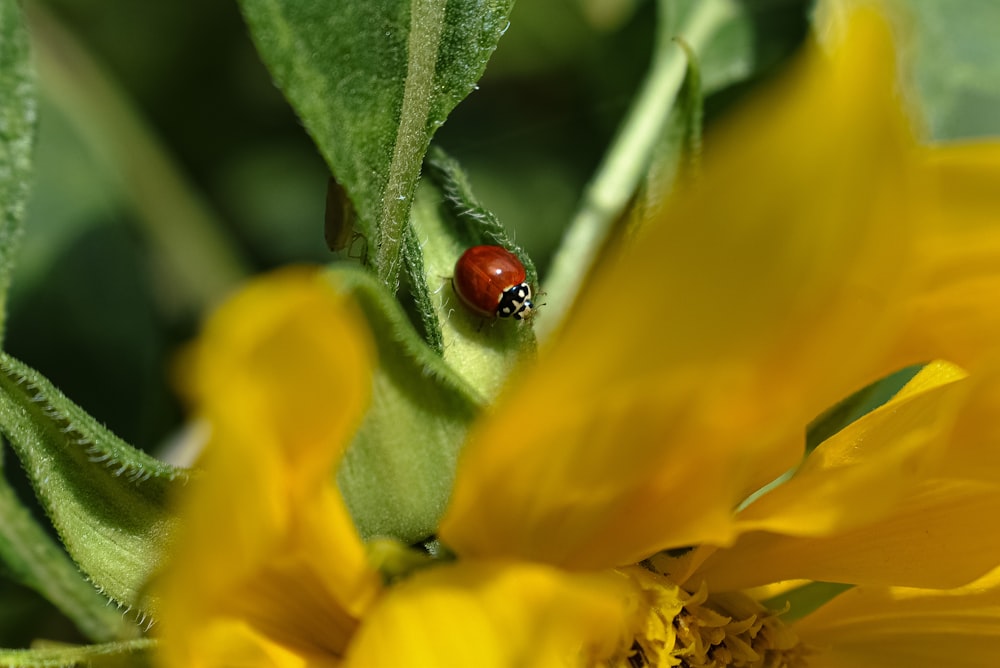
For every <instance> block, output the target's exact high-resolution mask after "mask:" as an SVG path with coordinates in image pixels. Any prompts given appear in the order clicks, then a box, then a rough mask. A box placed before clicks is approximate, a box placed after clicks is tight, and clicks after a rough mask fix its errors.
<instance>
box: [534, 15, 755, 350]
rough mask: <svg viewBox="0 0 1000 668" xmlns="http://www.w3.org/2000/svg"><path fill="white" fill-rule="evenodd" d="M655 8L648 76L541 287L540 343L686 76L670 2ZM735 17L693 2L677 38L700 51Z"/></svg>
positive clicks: (590, 259)
mask: <svg viewBox="0 0 1000 668" xmlns="http://www.w3.org/2000/svg"><path fill="white" fill-rule="evenodd" d="M659 4H660V17H659V21H658V25H657V33H658V34H657V48H656V52H655V53H654V55H653V63H652V66H651V68H650V71H649V74H648V75H647V77H646V80H645V82H644V84H643V87H642V90H641V91H640V93H639V96H638V97H637V98H636V100H635V102H634V103H633V105H632V108H631V109H630V111H629V113H628V115H627V116H626V119H625V122H624V123H623V124H622V127H621V129H620V130H619V131H618V135H617V137H616V138H615V140H614V141H613V142H612V145H611V149H610V150H609V152H608V154H607V155H606V156H605V159H604V162H603V163H601V165H600V166H599V167H598V170H597V173H596V174H595V176H594V178H593V180H592V181H591V182H590V184H589V185H588V186H587V190H586V192H585V193H584V198H583V202H582V204H581V207H580V210H579V211H578V212H577V214H576V216H575V218H574V219H573V221H572V222H571V223H570V226H569V229H567V231H566V234H565V236H564V237H563V242H562V244H561V245H560V248H559V251H558V252H557V254H556V256H555V258H554V259H553V262H552V268H551V270H550V272H549V276H548V277H547V279H546V281H545V286H544V287H545V292H546V302H547V305H546V307H545V311H544V315H545V317H544V318H539V320H538V323H537V324H536V327H535V329H536V332H537V333H538V335H539V338H541V339H545V338H547V336H548V335H549V334H551V333H552V331H554V329H555V328H556V327H557V326H558V325H559V324H560V323H561V322H562V321H563V319H564V317H565V315H566V313H567V312H568V311H569V309H570V307H571V306H572V305H573V302H574V301H575V299H576V296H577V293H578V292H579V290H580V286H581V284H582V283H583V280H584V279H585V278H586V276H587V275H588V274H589V273H590V270H591V269H592V268H593V266H594V263H595V261H596V259H597V253H598V252H599V251H600V249H601V247H602V246H603V243H604V240H605V239H606V238H607V236H608V233H609V232H610V230H611V227H612V225H613V224H614V222H615V220H616V219H617V218H618V216H619V215H620V213H621V212H622V210H623V209H624V207H625V206H626V205H627V203H628V201H629V199H630V198H631V197H632V195H633V194H634V193H635V190H636V188H637V186H638V184H639V182H640V181H641V179H642V177H643V174H644V173H645V171H646V169H647V167H648V165H649V162H650V159H651V156H652V152H653V150H654V148H655V147H656V145H657V140H658V138H659V137H660V135H661V133H662V132H663V129H664V126H665V124H666V123H667V119H668V117H669V115H670V110H671V109H672V108H673V106H674V103H675V101H676V99H677V94H678V92H679V91H680V88H681V84H682V83H683V81H684V76H685V74H686V73H687V67H688V60H687V57H686V55H685V53H684V51H683V49H681V48H680V47H679V46H678V45H677V44H676V43H675V42H674V41H673V37H674V35H673V34H671V32H672V30H671V27H672V26H671V23H672V22H671V21H670V20H669V17H668V10H667V7H666V6H667V4H668V2H666V1H665V0H661V2H660V3H659ZM737 11H738V7H736V5H735V4H734V2H733V0H698V1H697V2H695V3H694V6H693V7H692V9H691V11H690V13H689V14H688V16H687V17H686V20H685V22H684V24H683V25H682V26H681V28H680V30H679V31H677V32H678V33H679V34H680V35H681V36H683V38H684V41H685V42H686V43H687V44H688V45H690V46H691V48H692V49H693V50H694V51H695V52H696V53H698V52H701V51H702V50H703V49H704V48H705V46H706V45H707V44H708V43H709V41H710V40H711V39H712V37H713V36H714V34H715V31H716V30H717V29H718V28H719V27H720V26H721V25H722V24H723V23H724V22H725V21H726V20H728V19H730V18H732V16H733V15H734V13H736V12H737Z"/></svg>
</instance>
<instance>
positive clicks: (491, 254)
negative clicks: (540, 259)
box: [451, 246, 526, 318]
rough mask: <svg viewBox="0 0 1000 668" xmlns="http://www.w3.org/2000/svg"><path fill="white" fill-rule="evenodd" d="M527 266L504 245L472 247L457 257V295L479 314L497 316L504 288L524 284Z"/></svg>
mask: <svg viewBox="0 0 1000 668" xmlns="http://www.w3.org/2000/svg"><path fill="white" fill-rule="evenodd" d="M525 276H526V274H525V271H524V265H523V264H521V261H520V260H518V259H517V256H516V255H514V254H513V253H511V252H510V251H509V250H507V249H506V248H504V247H503V246H473V247H472V248H470V249H468V250H467V251H465V252H464V253H462V257H460V258H458V262H456V263H455V275H454V276H453V277H452V279H451V283H452V286H453V287H454V289H455V294H457V295H458V296H459V298H460V299H461V300H462V301H463V302H464V303H465V305H466V306H468V307H469V308H470V309H472V310H473V311H475V312H476V313H478V314H480V315H483V316H486V317H490V318H492V317H495V316H496V315H497V305H498V304H499V303H500V298H501V297H502V296H503V292H504V290H506V289H507V288H510V287H513V286H515V285H520V284H521V283H524V279H525Z"/></svg>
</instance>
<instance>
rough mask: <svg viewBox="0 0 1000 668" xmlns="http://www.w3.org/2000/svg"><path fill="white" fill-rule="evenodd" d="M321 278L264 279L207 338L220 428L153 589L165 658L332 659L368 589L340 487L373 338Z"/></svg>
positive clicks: (203, 353) (207, 400) (195, 382)
mask: <svg viewBox="0 0 1000 668" xmlns="http://www.w3.org/2000/svg"><path fill="white" fill-rule="evenodd" d="M326 281H327V279H326V278H324V277H323V276H322V275H320V274H319V273H318V272H316V271H310V270H302V269H297V270H286V271H283V272H280V273H276V274H273V275H270V276H267V277H265V278H262V279H258V280H257V281H255V282H253V283H251V284H249V285H248V286H247V287H246V288H245V289H244V290H243V291H242V292H241V293H240V294H238V295H236V296H235V297H234V298H233V299H232V300H231V301H230V302H229V303H227V304H226V305H224V306H223V307H222V308H221V309H220V310H219V312H218V313H217V314H216V315H215V316H214V317H213V318H212V320H211V321H210V322H209V323H208V325H207V327H206V328H205V333H204V336H203V338H202V339H201V341H200V342H199V346H198V348H197V350H196V353H195V358H194V367H193V368H194V370H195V377H194V378H193V379H192V382H191V384H192V386H193V387H194V394H195V396H196V398H197V401H198V402H199V409H200V413H201V415H202V416H203V417H204V419H205V420H207V422H208V423H209V425H210V427H211V430H212V432H211V440H210V442H209V443H208V445H207V447H206V452H205V455H204V461H203V468H204V475H203V476H200V477H199V478H197V479H196V480H195V482H193V483H192V488H191V489H190V490H189V493H188V494H187V495H186V496H185V498H184V499H183V509H182V516H183V519H184V527H183V529H182V531H181V532H180V535H179V537H178V539H177V547H176V550H175V552H174V554H173V560H172V562H171V564H170V566H169V568H168V571H167V573H166V575H165V577H164V578H163V579H162V581H161V582H158V583H157V584H156V587H157V589H156V594H157V595H158V596H159V597H160V598H161V599H162V605H161V610H160V614H159V617H160V618H161V619H162V624H161V628H162V634H163V637H164V644H165V645H166V647H167V651H166V653H165V655H166V656H167V657H168V660H167V665H168V666H177V667H180V666H189V665H198V662H199V661H200V660H201V659H200V658H199V657H202V658H203V657H204V656H216V655H218V653H219V651H221V650H218V648H219V647H224V646H227V643H229V644H232V646H233V647H234V648H238V649H239V652H240V655H243V654H244V653H246V652H249V651H251V650H252V651H256V652H260V653H262V655H263V654H266V655H268V656H272V655H275V652H276V651H277V650H275V649H274V648H275V647H280V648H283V649H282V650H281V651H282V652H285V653H291V654H290V655H292V656H311V655H318V656H326V657H330V658H331V660H332V658H335V657H336V656H337V655H338V654H339V653H340V652H341V651H342V650H343V647H344V645H345V644H346V641H347V639H348V637H349V635H350V633H351V632H352V631H353V629H354V627H355V626H356V618H357V617H358V616H359V615H360V614H361V613H362V612H363V611H364V609H366V608H367V606H368V604H369V603H370V601H371V599H372V597H373V596H374V593H375V591H376V587H377V580H376V577H375V574H374V573H372V572H371V571H370V569H369V567H368V566H367V563H366V560H365V555H364V550H363V547H362V545H361V542H360V539H359V538H358V536H357V533H356V532H355V530H354V527H353V525H352V523H351V520H350V517H349V516H348V514H347V511H346V508H345V507H344V504H343V501H342V500H341V498H340V496H339V494H338V493H337V491H336V489H335V488H334V486H333V483H332V480H333V476H332V471H333V468H334V466H335V464H336V462H337V460H338V459H339V456H340V454H341V453H342V451H343V449H344V447H345V445H346V444H347V443H348V442H349V441H350V438H351V436H352V434H353V432H354V429H355V428H356V426H357V424H358V423H359V422H360V420H361V417H362V413H363V411H364V409H365V407H366V404H367V401H368V395H369V392H370V374H371V371H370V369H371V365H372V364H373V353H372V346H371V343H370V341H369V335H368V333H367V331H366V330H365V329H364V327H363V325H362V324H361V323H362V319H361V316H360V315H359V313H358V312H357V311H356V309H355V308H354V307H353V305H352V304H350V303H349V302H348V301H347V300H346V298H345V297H343V296H341V295H339V294H338V293H337V292H335V291H334V289H333V288H332V287H331V286H330V285H329V284H328V283H327V282H326ZM247 629H249V632H247ZM230 632H232V634H233V635H232V636H231V637H230V636H228V635H227V634H229V633H230ZM227 637H228V638H229V639H228V640H226V638H227ZM255 639H256V640H255ZM213 647H215V648H216V649H214V650H213V649H212V648H213ZM253 648H256V649H253ZM234 651H235V650H234ZM278 653H281V652H278ZM233 660H235V659H233ZM227 664H228V662H227V661H225V660H221V659H220V662H219V664H218V665H227ZM204 665H208V664H204ZM275 665H292V664H290V663H286V662H284V660H282V661H281V662H278V663H277V664H275Z"/></svg>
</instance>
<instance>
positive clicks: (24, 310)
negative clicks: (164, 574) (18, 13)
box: [0, 0, 1000, 647]
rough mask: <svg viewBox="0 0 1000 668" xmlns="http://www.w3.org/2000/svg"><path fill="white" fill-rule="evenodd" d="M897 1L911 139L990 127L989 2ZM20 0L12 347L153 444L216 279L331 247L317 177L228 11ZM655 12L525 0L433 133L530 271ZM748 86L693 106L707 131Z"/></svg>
mask: <svg viewBox="0 0 1000 668" xmlns="http://www.w3.org/2000/svg"><path fill="white" fill-rule="evenodd" d="M759 4H761V5H762V6H763V7H764V8H765V9H764V11H763V12H762V14H761V21H762V24H766V25H761V26H760V31H759V33H757V39H758V43H757V44H756V45H755V48H756V53H758V54H759V59H760V62H758V63H757V67H755V68H754V69H755V71H754V77H755V78H759V77H764V76H767V75H768V74H769V73H771V72H772V71H773V70H774V69H776V68H777V67H780V64H781V62H783V60H784V59H785V58H786V57H787V55H788V54H789V53H790V52H791V51H792V50H793V49H794V48H795V46H796V45H797V44H798V43H799V42H800V40H801V38H802V36H803V35H804V31H805V28H806V25H807V21H808V16H809V13H810V3H809V2H805V1H794V0H773V1H772V2H769V3H768V2H764V3H759ZM908 5H909V6H910V7H911V8H912V9H913V10H915V13H914V14H913V15H912V18H911V21H912V25H913V28H914V31H913V33H912V35H913V38H912V39H911V40H910V41H908V42H907V43H906V44H905V45H904V47H903V48H904V53H905V54H906V56H907V62H908V63H909V64H910V69H909V70H907V81H909V83H910V88H909V91H910V94H911V95H912V96H913V98H914V99H916V100H919V101H920V104H921V108H922V110H923V111H922V114H923V117H924V123H925V126H926V135H927V136H928V137H929V138H931V137H932V138H935V139H942V140H943V139H954V138H960V137H967V136H982V135H990V134H994V135H995V134H998V133H1000V46H998V42H1000V40H997V39H996V38H995V35H993V34H991V32H992V31H993V30H995V28H996V26H1000V3H998V2H995V0H957V1H955V2H950V3H941V2H935V1H934V0H921V1H915V2H912V3H908ZM24 6H25V11H26V13H27V15H28V19H29V27H30V28H31V31H32V34H33V39H34V43H35V49H36V57H37V61H38V66H39V71H40V91H41V104H40V107H41V118H40V128H39V136H38V142H37V153H36V174H35V183H34V194H33V198H32V201H31V204H30V209H29V217H28V220H27V223H26V228H27V232H26V235H25V239H24V246H23V251H22V254H21V257H20V260H19V265H18V268H17V271H16V272H15V275H14V284H13V293H12V302H11V312H10V317H9V331H8V341H7V349H8V351H9V352H10V353H11V354H12V355H14V356H15V357H18V358H20V359H22V360H24V361H25V362H26V363H28V364H29V365H31V366H33V367H35V368H37V369H38V370H39V371H40V372H41V373H43V374H44V375H46V376H47V377H48V378H50V379H51V380H52V381H53V382H54V383H55V384H56V385H57V386H58V387H60V388H61V389H62V390H63V391H64V392H65V393H66V394H67V395H68V396H70V397H71V398H72V399H74V400H75V401H76V402H78V403H80V404H81V405H82V406H83V407H84V408H85V409H86V410H87V411H89V412H90V413H91V414H93V415H94V416H96V417H97V418H98V419H99V420H101V421H103V422H105V423H106V424H107V425H108V426H109V427H110V428H111V429H112V430H114V431H115V432H116V433H118V434H119V435H120V436H121V437H123V438H124V439H126V440H127V441H129V442H131V443H133V444H135V445H137V446H139V447H142V448H145V449H148V450H151V451H153V452H156V451H157V450H158V449H159V448H160V447H161V446H162V445H163V444H164V443H165V442H167V441H168V440H169V439H171V438H172V437H175V436H176V435H177V433H178V430H179V428H180V426H181V424H182V419H183V414H182V409H181V407H180V405H179V403H178V401H177V399H176V397H175V394H174V392H173V390H172V388H171V385H170V382H169V368H170V362H171V359H172V356H173V355H174V354H175V353H176V351H177V349H178V347H179V346H180V345H181V344H182V343H183V342H184V341H186V340H188V339H189V338H190V337H191V336H192V335H193V333H194V332H195V331H196V327H197V323H198V321H199V319H200V317H201V316H202V315H203V312H204V310H205V309H206V308H207V307H208V306H209V305H210V304H211V303H212V302H213V301H214V300H216V299H217V298H218V297H219V296H220V295H221V294H222V293H223V292H224V288H225V286H226V285H228V284H230V283H231V282H232V281H234V280H236V279H237V278H238V277H239V276H240V275H249V274H250V273H254V272H257V271H261V270H263V269H266V268H269V267H274V266H277V265H280V264H284V263H288V262H301V261H311V262H326V261H329V260H330V259H332V257H333V256H332V255H331V254H330V252H329V251H328V250H327V249H326V247H325V245H324V242H323V208H324V198H325V189H326V179H327V174H328V172H327V168H326V166H325V164H324V163H323V161H322V159H321V158H320V157H319V155H318V153H317V152H316V150H315V149H314V147H313V145H312V143H311V142H310V140H309V137H308V136H307V135H306V133H305V131H304V130H303V129H302V127H301V125H300V124H299V123H298V121H297V119H296V117H295V115H294V113H293V112H292V110H291V109H290V107H289V106H288V105H287V104H286V103H285V101H284V99H283V98H282V96H281V94H280V92H279V91H278V90H277V89H276V88H275V87H274V86H273V85H272V84H271V80H270V77H269V75H268V73H267V71H266V70H265V68H264V67H263V65H261V63H260V62H259V60H258V58H257V56H256V54H255V52H254V50H253V46H252V43H251V41H250V39H249V37H248V35H247V32H246V28H245V26H244V24H243V22H242V19H241V17H240V14H239V10H238V7H237V5H236V3H235V2H207V3H206V2H198V1H196V0H174V1H173V2H141V3H136V2H126V1H125V0H50V1H49V2H45V3H42V2H38V1H37V0H25V3H24ZM653 11H654V6H653V3H652V2H649V1H643V0H544V1H541V2H539V1H533V0H523V1H522V2H521V3H520V4H517V5H516V6H515V9H514V14H513V16H512V20H511V27H510V29H509V30H508V32H507V34H506V35H505V36H504V38H503V39H502V40H501V42H500V47H499V49H498V51H497V53H496V54H495V56H494V58H493V60H492V61H491V63H490V66H489V67H488V68H487V72H486V76H485V78H484V79H483V80H482V81H481V83H480V88H479V90H478V91H476V92H475V93H473V94H472V95H471V96H470V97H469V98H468V99H467V100H466V101H465V102H463V103H462V104H461V105H460V106H459V107H458V109H457V110H456V111H455V113H454V114H453V115H452V117H451V119H450V120H449V122H448V123H447V124H446V125H445V126H444V127H443V128H442V130H441V131H440V133H439V135H438V137H437V140H438V141H439V142H440V143H441V144H442V145H444V146H445V148H446V149H448V150H449V151H450V152H451V153H453V154H454V155H455V156H456V157H457V158H458V159H459V160H460V161H461V162H462V164H463V165H464V166H465V167H466V169H467V170H468V171H469V172H470V176H471V179H472V183H473V186H474V188H475V190H476V192H477V194H478V195H479V196H480V198H481V199H482V200H483V202H484V203H485V204H486V205H487V206H489V207H491V208H493V209H494V210H495V211H496V212H497V213H498V214H499V215H500V217H501V219H503V220H504V221H505V222H506V223H507V224H508V225H510V226H511V227H512V228H513V229H514V230H515V234H516V238H517V240H518V242H519V243H520V244H522V245H523V246H525V247H526V248H527V249H528V250H529V251H530V252H531V254H532V255H533V257H534V258H535V260H536V263H538V265H539V266H540V268H541V270H542V273H543V275H544V269H545V266H546V264H547V262H548V260H549V258H550V257H551V255H552V252H553V249H554V247H555V245H556V244H557V242H558V240H559V237H560V234H561V232H562V229H563V227H564V225H565V224H566V222H567V221H568V220H569V218H570V217H571V215H572V213H573V211H574V208H575V206H576V204H577V199H578V197H579V195H580V192H581V190H582V188H583V185H584V184H585V183H586V181H587V179H588V177H589V176H590V175H591V174H592V172H593V170H594V168H595V166H596V165H597V163H598V161H599V160H600V157H601V155H602V153H603V151H604V149H605V148H606V146H607V144H608V142H609V141H610V139H611V138H612V136H613V133H614V130H615V128H616V126H617V124H618V122H619V121H620V119H621V117H622V115H623V114H624V113H625V111H626V109H627V105H628V103H629V101H630V99H631V95H632V93H633V92H634V91H635V89H636V87H637V85H638V83H639V81H640V80H641V77H642V75H643V73H644V70H645V68H646V65H647V64H648V59H649V52H650V48H651V45H652V38H653V35H652V29H653V23H654V20H653ZM752 83H753V82H752V81H751V82H747V81H741V82H739V83H737V84H734V85H733V86H729V87H727V88H725V89H724V90H721V91H720V92H719V93H717V94H715V95H713V96H712V97H711V98H710V99H708V100H707V101H706V104H707V111H708V114H709V122H710V121H711V119H712V118H714V117H715V116H716V115H717V114H719V113H723V112H724V111H725V110H726V109H727V108H728V107H729V106H730V105H732V103H733V102H734V101H735V100H738V99H739V96H740V95H741V94H743V93H744V92H745V91H746V90H747V89H748V88H751V87H752ZM6 468H7V469H8V471H10V470H12V469H13V470H14V475H16V466H8V467H6ZM15 482H16V483H17V484H18V486H19V488H20V489H21V490H22V491H24V490H25V489H26V488H25V487H24V484H23V482H17V481H15ZM26 494H27V492H26ZM36 636H47V637H56V638H63V639H70V640H71V639H73V638H74V635H73V633H72V630H71V629H69V628H68V627H67V625H66V624H65V623H63V622H61V621H60V618H59V616H58V615H57V614H56V613H54V612H53V611H52V610H51V609H50V608H49V607H48V606H47V605H46V604H45V603H44V602H43V601H41V600H40V599H38V598H37V597H35V596H34V595H33V594H31V593H29V592H27V591H26V590H24V589H22V588H20V587H17V586H15V585H12V584H10V583H8V582H7V581H6V580H4V579H3V578H0V645H2V646H6V647H14V646H21V645H23V644H24V643H26V642H27V641H28V640H29V639H30V638H31V637H36Z"/></svg>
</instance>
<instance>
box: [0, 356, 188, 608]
mask: <svg viewBox="0 0 1000 668" xmlns="http://www.w3.org/2000/svg"><path fill="white" fill-rule="evenodd" d="M0 431H2V432H3V434H4V436H6V437H7V439H8V440H9V441H10V443H11V445H12V446H13V449H14V452H16V453H17V456H18V457H19V458H20V460H21V464H22V465H23V466H24V469H25V471H26V472H27V474H28V478H29V479H30V480H31V483H32V486H33V487H34V489H35V494H36V495H37V496H38V498H39V500H40V501H41V503H42V505H43V506H44V508H45V510H46V512H47V513H48V516H49V518H50V519H51V520H52V524H53V525H54V526H55V528H56V531H58V533H59V536H60V538H61V539H62V541H63V544H64V545H65V546H66V549H67V551H68V552H69V553H70V556H72V557H73V559H74V561H76V563H77V564H78V565H79V567H80V569H81V570H83V572H84V573H86V575H87V576H88V577H89V578H90V579H91V581H92V582H93V583H94V584H95V585H96V586H97V587H98V588H99V589H100V590H101V591H103V593H104V594H105V595H106V596H108V597H109V598H111V599H112V600H114V601H116V602H118V603H119V604H121V605H124V606H134V607H138V608H141V609H146V608H147V607H148V602H146V601H143V598H142V588H143V586H144V585H145V583H146V580H147V579H148V577H149V576H150V575H151V574H152V573H153V571H154V570H155V569H156V567H157V566H158V564H159V562H160V559H161V556H162V554H163V550H164V545H165V543H166V541H167V539H168V536H169V535H170V533H171V530H172V527H173V526H174V518H173V515H171V514H170V511H169V510H168V506H167V497H168V496H169V494H170V493H171V492H172V491H173V490H174V488H176V487H178V486H179V485H181V484H182V483H183V482H184V480H185V479H186V474H185V473H184V472H183V471H180V470H178V469H175V468H173V467H170V466H167V465H166V464H163V463H162V462H160V461H158V460H156V459H154V458H152V457H150V456H149V455H146V454H145V453H142V452H140V451H138V450H136V449H135V448H133V447H132V446H130V445H128V444H127V443H125V442H124V441H122V440H121V439H119V438H118V437H116V436H115V435H114V434H112V433H111V432H110V431H108V430H107V429H106V428H105V427H103V426H102V425H100V424H99V423H98V422H97V421H96V420H94V419H93V418H92V417H90V416H89V415H88V414H87V413H86V412H85V411H84V410H83V409H82V408H80V407H79V406H77V405H76V404H74V403H73V402H71V401H70V400H69V399H67V398H66V397H65V396H64V395H63V394H62V393H61V392H59V390H57V389H56V388H55V387H53V386H52V384H51V383H50V382H49V381H48V380H46V379H45V378H44V377H42V375H41V374H39V373H38V372H36V371H34V370H33V369H31V368H29V367H27V366H26V365H24V364H22V363H21V362H18V361H17V360H15V359H13V358H11V357H10V356H8V355H5V354H2V353H0Z"/></svg>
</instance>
